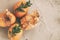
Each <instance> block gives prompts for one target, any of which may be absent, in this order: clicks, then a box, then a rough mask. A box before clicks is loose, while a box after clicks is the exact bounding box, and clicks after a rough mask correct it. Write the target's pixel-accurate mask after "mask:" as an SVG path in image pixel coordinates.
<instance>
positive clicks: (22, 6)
mask: <svg viewBox="0 0 60 40" xmlns="http://www.w3.org/2000/svg"><path fill="white" fill-rule="evenodd" d="M31 5H32V4H31V3H30V0H29V1H28V2H26V4H23V3H21V5H20V6H19V7H18V8H17V9H16V10H17V11H21V12H24V10H23V8H27V7H30V6H31Z"/></svg>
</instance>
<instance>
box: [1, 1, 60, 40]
mask: <svg viewBox="0 0 60 40" xmlns="http://www.w3.org/2000/svg"><path fill="white" fill-rule="evenodd" d="M17 1H19V0H0V12H1V11H3V10H5V9H6V8H8V9H9V10H12V7H13V5H14V3H16V2H17ZM31 2H32V4H33V5H32V6H31V8H32V9H30V11H31V10H34V9H37V10H38V12H39V14H40V20H39V22H38V23H37V24H36V25H35V26H36V27H35V28H34V29H31V30H28V31H25V32H24V34H23V36H22V38H21V40H60V0H31ZM11 12H12V11H11ZM6 30H7V29H2V28H0V40H9V39H8V37H7V31H6Z"/></svg>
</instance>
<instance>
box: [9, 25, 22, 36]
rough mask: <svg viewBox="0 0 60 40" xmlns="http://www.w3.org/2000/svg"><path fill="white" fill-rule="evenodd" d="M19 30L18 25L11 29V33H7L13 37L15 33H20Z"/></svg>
mask: <svg viewBox="0 0 60 40" xmlns="http://www.w3.org/2000/svg"><path fill="white" fill-rule="evenodd" d="M20 30H21V27H20V25H16V26H15V27H13V29H12V32H10V31H9V33H10V34H11V36H15V35H16V33H19V32H20Z"/></svg>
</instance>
